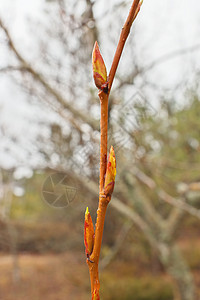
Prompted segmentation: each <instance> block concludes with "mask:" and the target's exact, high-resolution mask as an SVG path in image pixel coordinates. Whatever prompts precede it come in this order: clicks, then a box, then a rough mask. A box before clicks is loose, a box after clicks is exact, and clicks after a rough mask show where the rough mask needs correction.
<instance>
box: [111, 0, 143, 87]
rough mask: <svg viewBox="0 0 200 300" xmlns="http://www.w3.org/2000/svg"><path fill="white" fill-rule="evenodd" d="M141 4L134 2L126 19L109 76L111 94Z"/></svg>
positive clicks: (138, 1) (135, 0)
mask: <svg viewBox="0 0 200 300" xmlns="http://www.w3.org/2000/svg"><path fill="white" fill-rule="evenodd" d="M139 3H140V0H134V1H133V3H132V5H131V9H130V12H129V15H128V17H127V19H126V22H125V23H124V26H123V27H122V31H121V34H120V38H119V42H118V45H117V49H116V52H115V56H114V58H113V62H112V66H111V69H110V73H109V76H108V91H109V92H110V90H111V87H112V83H113V79H114V77H115V73H116V70H117V67H118V64H119V60H120V58H121V55H122V51H123V49H124V45H125V43H126V39H127V37H128V35H129V33H130V29H131V26H132V24H133V21H134V20H135V18H136V16H137V13H138V12H139V8H138V5H139Z"/></svg>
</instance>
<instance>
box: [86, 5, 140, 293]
mask: <svg viewBox="0 0 200 300" xmlns="http://www.w3.org/2000/svg"><path fill="white" fill-rule="evenodd" d="M139 2H140V0H134V1H133V4H132V6H131V9H130V12H129V15H128V18H127V20H126V22H125V24H124V26H123V28H122V32H121V35H120V39H119V42H118V46H117V50H116V53H115V56H114V59H113V63H112V66H111V70H110V73H109V77H108V82H107V83H108V92H107V93H106V92H105V91H103V90H101V91H99V94H98V95H99V99H100V103H101V121H100V130H101V141H100V180H99V206H98V210H97V221H96V229H95V238H94V248H93V251H92V254H91V256H90V259H89V260H87V264H88V267H89V272H90V281H91V293H93V291H94V290H96V291H99V288H100V283H99V274H98V265H99V257H100V251H101V243H102V237H103V228H104V221H105V215H106V209H107V206H108V203H109V201H110V199H111V198H110V197H106V196H105V194H104V181H105V173H106V165H107V131H108V97H109V94H110V90H111V87H112V82H113V79H114V76H115V73H116V70H117V67H118V64H119V60H120V57H121V54H122V51H123V48H124V45H125V42H126V39H127V37H128V35H129V32H130V28H131V25H132V23H133V21H134V19H135V18H136V16H137V13H138V12H139V7H138V5H139Z"/></svg>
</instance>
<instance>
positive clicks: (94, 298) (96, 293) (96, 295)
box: [92, 289, 100, 300]
mask: <svg viewBox="0 0 200 300" xmlns="http://www.w3.org/2000/svg"><path fill="white" fill-rule="evenodd" d="M92 300H100V296H99V290H97V289H95V290H94V292H93V293H92Z"/></svg>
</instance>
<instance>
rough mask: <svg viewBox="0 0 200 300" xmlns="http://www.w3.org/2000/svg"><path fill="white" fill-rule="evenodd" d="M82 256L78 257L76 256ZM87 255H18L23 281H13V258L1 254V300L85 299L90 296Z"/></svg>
mask: <svg viewBox="0 0 200 300" xmlns="http://www.w3.org/2000/svg"><path fill="white" fill-rule="evenodd" d="M77 257H79V259H77ZM84 262H85V259H84V256H82V257H80V256H79V255H73V254H72V253H65V254H60V255H47V254H45V255H31V254H21V255H20V256H19V267H20V281H19V282H16V283H14V282H13V272H12V270H13V258H12V257H11V256H8V255H2V256H0V266H1V267H0V269H1V271H0V299H1V300H41V299H48V300H64V299H69V300H75V299H76V300H77V299H79V300H86V299H89V282H88V279H89V277H88V270H87V266H86V265H85V263H84Z"/></svg>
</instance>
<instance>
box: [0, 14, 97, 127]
mask: <svg viewBox="0 0 200 300" xmlns="http://www.w3.org/2000/svg"><path fill="white" fill-rule="evenodd" d="M0 27H1V28H2V29H3V30H4V32H5V35H6V37H7V40H8V45H9V47H10V49H11V50H12V52H13V53H14V54H15V56H16V58H17V59H18V61H19V62H20V64H21V66H19V67H13V68H11V66H9V67H8V69H6V68H3V69H4V70H5V71H9V70H10V71H13V70H19V71H20V70H21V71H27V72H28V73H29V74H30V75H31V76H32V77H33V79H34V80H36V81H38V82H39V83H40V84H41V85H42V86H43V87H44V88H45V90H46V91H47V92H48V93H49V94H51V95H52V96H53V97H54V98H55V99H56V100H57V101H58V103H60V104H61V105H62V106H63V108H65V109H67V110H68V111H70V112H71V113H72V114H73V115H74V116H75V117H76V118H79V119H81V120H82V121H83V122H84V123H87V124H89V125H90V126H91V127H92V128H93V129H94V130H97V129H98V125H97V123H96V122H95V121H93V120H91V119H90V118H88V117H87V114H84V113H82V112H81V111H79V110H77V109H75V108H74V107H73V105H72V103H70V102H67V101H66V99H64V98H63V96H62V95H61V94H60V93H59V92H58V91H57V90H56V89H55V88H53V87H52V86H51V85H50V84H49V83H48V82H47V80H46V79H45V78H44V77H43V76H42V75H41V74H40V73H39V72H37V71H36V70H35V69H34V68H33V66H31V65H30V64H29V63H28V62H27V61H26V59H25V58H24V57H22V55H21V54H20V53H19V51H18V50H17V48H16V47H15V44H14V41H13V39H12V37H11V35H10V33H9V31H8V29H7V28H6V26H5V25H4V23H3V21H2V20H1V18H0ZM2 71H3V70H2Z"/></svg>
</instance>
